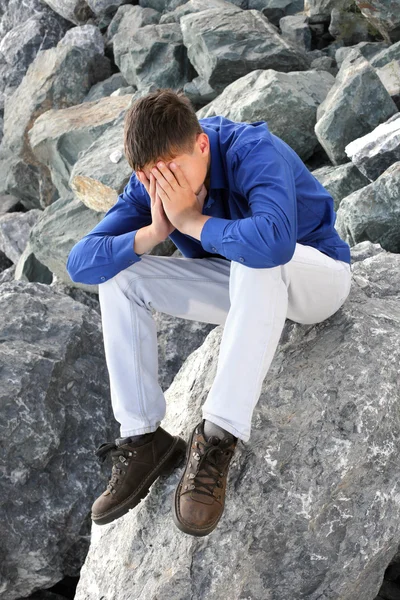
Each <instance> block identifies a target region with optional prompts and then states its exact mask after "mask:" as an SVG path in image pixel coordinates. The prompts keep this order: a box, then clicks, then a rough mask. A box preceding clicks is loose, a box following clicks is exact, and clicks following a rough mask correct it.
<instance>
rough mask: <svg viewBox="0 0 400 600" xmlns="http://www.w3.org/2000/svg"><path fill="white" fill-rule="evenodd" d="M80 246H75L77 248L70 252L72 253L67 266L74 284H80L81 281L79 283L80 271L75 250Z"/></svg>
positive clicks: (69, 255)
mask: <svg viewBox="0 0 400 600" xmlns="http://www.w3.org/2000/svg"><path fill="white" fill-rule="evenodd" d="M78 244H79V242H78ZM78 244H75V246H73V247H72V249H71V250H70V253H69V254H68V258H67V262H66V264H65V268H66V270H67V273H68V275H69V276H70V279H71V281H73V282H74V283H79V281H78V276H79V275H78V273H79V269H78V268H77V261H76V255H75V250H76V247H77V245H78Z"/></svg>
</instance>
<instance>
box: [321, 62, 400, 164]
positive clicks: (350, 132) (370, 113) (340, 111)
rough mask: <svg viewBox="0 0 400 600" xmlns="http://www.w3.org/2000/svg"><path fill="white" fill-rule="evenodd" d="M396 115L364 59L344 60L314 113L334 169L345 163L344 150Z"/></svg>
mask: <svg viewBox="0 0 400 600" xmlns="http://www.w3.org/2000/svg"><path fill="white" fill-rule="evenodd" d="M396 112H397V106H396V104H395V103H394V102H393V100H392V99H391V97H390V96H389V94H388V92H387V90H386V89H385V87H384V86H383V84H382V83H381V80H380V79H379V77H378V75H377V74H376V72H375V69H374V68H373V67H371V65H370V63H369V62H368V61H367V60H366V59H365V58H364V57H363V56H361V55H360V56H357V57H353V56H352V55H351V56H349V57H347V58H346V59H345V60H344V61H343V63H342V65H341V67H340V70H339V72H338V74H337V76H336V81H335V84H334V85H333V86H332V88H331V89H330V91H329V93H328V95H327V97H326V98H325V100H324V102H322V103H321V104H320V105H319V106H318V109H317V123H316V125H315V133H316V136H317V138H318V140H319V142H320V144H321V146H322V147H323V148H324V150H325V152H326V153H327V155H328V156H329V158H330V160H331V162H332V163H333V164H334V165H338V164H342V163H344V162H347V161H348V157H347V155H346V153H345V147H346V146H347V144H349V143H350V142H352V141H353V140H355V139H357V138H359V137H361V136H363V135H365V134H367V133H369V132H370V131H372V130H373V129H374V128H375V127H376V126H377V125H379V124H380V123H383V122H385V121H387V119H388V118H389V117H391V116H392V115H394V114H395V113H396Z"/></svg>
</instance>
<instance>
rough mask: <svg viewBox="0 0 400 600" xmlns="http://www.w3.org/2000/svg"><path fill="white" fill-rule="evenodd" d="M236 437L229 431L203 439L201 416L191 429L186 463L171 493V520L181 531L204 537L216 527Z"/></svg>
mask: <svg viewBox="0 0 400 600" xmlns="http://www.w3.org/2000/svg"><path fill="white" fill-rule="evenodd" d="M236 444H237V438H236V437H235V436H233V435H232V434H230V433H227V435H226V436H225V437H224V438H223V439H220V438H219V437H217V436H213V435H211V436H210V437H209V438H208V439H206V437H205V434H204V419H203V420H202V421H201V422H200V423H199V424H198V425H196V427H195V428H194V430H193V432H192V434H191V437H190V440H189V443H188V446H187V450H186V466H185V470H184V473H183V475H182V477H181V480H180V481H179V484H178V486H177V488H176V490H175V495H174V507H173V519H174V523H175V525H176V526H177V527H178V528H179V529H180V530H181V531H183V532H185V533H188V534H191V535H195V536H203V535H208V534H209V533H211V531H213V530H214V529H215V527H216V526H217V524H218V521H219V520H220V518H221V516H222V514H223V511H224V507H225V493H226V485H227V478H228V469H229V465H230V461H231V459H232V456H233V454H234V452H235V448H236Z"/></svg>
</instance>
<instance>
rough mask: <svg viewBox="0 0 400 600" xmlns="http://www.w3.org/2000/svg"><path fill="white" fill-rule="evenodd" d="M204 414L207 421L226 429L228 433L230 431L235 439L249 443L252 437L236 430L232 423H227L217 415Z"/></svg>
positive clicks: (204, 412)
mask: <svg viewBox="0 0 400 600" xmlns="http://www.w3.org/2000/svg"><path fill="white" fill-rule="evenodd" d="M202 413H203V419H207V421H211V422H212V423H214V424H215V425H219V426H220V427H222V428H223V429H226V431H229V433H231V434H232V435H234V436H235V437H238V438H240V439H241V440H242V441H243V442H248V441H249V439H250V435H248V434H245V433H242V432H241V431H239V430H238V429H236V427H234V426H233V425H232V424H231V423H229V421H225V419H223V418H222V417H217V416H216V415H212V414H210V413H208V412H207V411H202Z"/></svg>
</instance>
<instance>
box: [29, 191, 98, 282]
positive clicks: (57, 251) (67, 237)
mask: <svg viewBox="0 0 400 600" xmlns="http://www.w3.org/2000/svg"><path fill="white" fill-rule="evenodd" d="M103 217H104V214H103V213H99V212H96V211H93V210H90V209H89V208H87V207H86V206H85V205H84V204H82V202H80V201H79V200H76V199H73V198H71V196H66V197H63V198H59V199H58V200H57V201H56V202H53V204H51V205H50V206H48V207H47V208H46V209H45V210H44V211H43V213H42V215H41V217H40V219H39V220H38V221H37V223H36V225H35V226H34V227H33V228H32V230H31V232H30V236H29V242H30V246H31V249H32V251H33V253H34V254H35V256H36V258H37V259H38V260H39V261H40V262H41V263H42V264H43V265H45V266H46V267H47V268H48V269H49V270H50V271H51V272H52V273H55V274H56V275H57V277H58V279H59V281H61V282H65V283H68V284H71V278H70V276H69V275H68V272H67V269H66V262H67V258H68V254H69V252H70V250H71V248H72V246H73V245H74V244H75V243H76V242H78V241H79V240H80V239H81V238H83V237H84V236H85V235H86V234H87V233H88V232H89V231H91V229H93V227H95V226H96V225H97V223H99V221H100V220H101V219H102V218H103ZM74 286H75V287H78V288H82V289H84V290H86V291H89V292H95V291H97V286H92V285H90V286H87V285H86V284H82V283H74Z"/></svg>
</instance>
